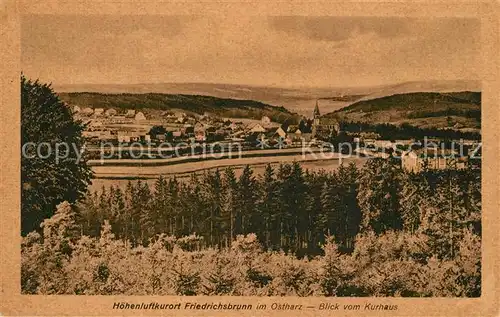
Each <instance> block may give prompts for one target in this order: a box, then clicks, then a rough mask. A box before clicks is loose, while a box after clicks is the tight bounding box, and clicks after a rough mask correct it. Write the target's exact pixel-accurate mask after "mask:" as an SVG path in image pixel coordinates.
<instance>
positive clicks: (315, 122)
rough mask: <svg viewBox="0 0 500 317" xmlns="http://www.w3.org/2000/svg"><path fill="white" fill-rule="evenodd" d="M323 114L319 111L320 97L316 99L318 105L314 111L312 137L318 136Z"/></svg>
mask: <svg viewBox="0 0 500 317" xmlns="http://www.w3.org/2000/svg"><path fill="white" fill-rule="evenodd" d="M320 116H321V114H320V113H319V107H318V99H316V106H315V107H314V111H313V124H312V137H313V138H314V137H316V132H317V129H318V127H319V125H320V120H319V117H320Z"/></svg>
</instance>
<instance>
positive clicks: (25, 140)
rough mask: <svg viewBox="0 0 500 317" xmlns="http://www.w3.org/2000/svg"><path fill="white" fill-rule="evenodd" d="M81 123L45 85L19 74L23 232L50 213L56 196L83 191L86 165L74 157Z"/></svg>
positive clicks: (70, 198) (69, 196) (86, 181)
mask: <svg viewBox="0 0 500 317" xmlns="http://www.w3.org/2000/svg"><path fill="white" fill-rule="evenodd" d="M83 129H84V126H83V124H82V123H81V122H78V121H74V120H73V116H72V114H71V110H70V109H69V108H68V107H67V106H66V105H65V104H64V103H63V102H62V101H61V100H60V99H59V97H58V96H57V94H55V93H54V91H53V90H52V88H51V87H50V85H47V84H42V83H40V82H38V80H37V81H31V80H28V79H26V78H25V77H24V76H23V75H21V149H22V150H23V149H24V151H23V152H22V153H21V186H22V190H21V233H22V234H23V235H26V234H27V233H29V232H31V231H33V230H38V229H40V224H41V223H42V221H43V220H44V219H46V218H49V217H50V216H52V215H53V213H54V211H55V207H56V206H57V205H58V204H59V203H60V202H62V201H68V202H70V203H72V202H75V201H77V200H79V199H80V198H82V197H83V195H84V194H85V193H86V191H87V186H88V185H89V184H90V183H91V177H92V171H91V169H90V168H89V167H88V166H87V165H86V163H85V160H84V159H83V157H81V159H80V160H78V158H79V157H80V152H81V148H82V146H83V142H84V140H83V137H82V131H83ZM66 146H67V147H66ZM37 149H38V151H37ZM56 149H58V151H59V157H58V156H57V155H56ZM37 152H38V153H37Z"/></svg>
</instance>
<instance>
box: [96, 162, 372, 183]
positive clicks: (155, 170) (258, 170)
mask: <svg viewBox="0 0 500 317" xmlns="http://www.w3.org/2000/svg"><path fill="white" fill-rule="evenodd" d="M290 158H291V157H287V158H281V162H283V163H285V162H292V161H293V159H290ZM295 158H296V156H295ZM254 159H257V158H254ZM260 159H262V158H260ZM309 159H310V158H309ZM366 160H367V158H361V157H360V158H342V162H343V163H344V164H349V163H351V162H354V163H355V164H356V165H357V166H361V165H363V164H364V163H365V162H366ZM231 161H236V160H231ZM217 162H220V161H212V164H209V165H208V166H204V167H201V166H200V164H199V163H197V165H198V167H197V168H193V169H189V167H190V166H188V167H186V166H184V167H183V165H188V164H182V165H176V166H175V167H173V168H169V169H164V168H163V167H171V166H156V167H150V168H148V169H147V170H145V171H146V172H150V174H143V173H142V172H143V171H142V170H143V169H144V168H143V167H138V168H137V167H134V169H133V170H131V169H130V167H119V168H120V169H121V173H118V174H114V175H111V174H108V173H105V172H106V170H107V169H108V168H109V167H105V168H104V169H101V168H98V169H97V170H96V167H94V168H93V169H94V171H95V172H97V173H96V177H98V178H96V179H93V180H92V185H91V186H90V187H89V189H90V190H91V191H94V190H98V189H100V188H101V187H102V186H106V187H109V186H111V185H113V186H118V187H120V188H122V189H124V188H125V186H127V183H128V182H129V180H131V181H133V182H135V181H137V179H141V181H144V182H147V183H148V184H150V185H153V184H154V182H155V180H156V178H157V177H158V176H159V175H164V176H176V177H178V178H179V179H180V180H182V179H187V178H188V177H189V176H190V175H191V174H192V173H197V174H201V173H203V172H205V171H206V170H213V169H216V168H221V169H222V168H226V167H227V166H231V167H233V168H234V171H235V174H236V177H239V176H240V175H241V171H242V170H243V168H244V167H245V164H249V165H250V166H251V167H252V169H253V171H254V173H255V174H256V175H261V174H262V173H263V172H264V169H265V167H266V165H267V162H258V160H257V162H256V160H254V161H253V162H251V163H241V162H233V164H229V165H219V164H215V163H217ZM269 164H271V165H272V166H273V167H277V166H279V164H280V162H278V161H277V160H276V157H275V160H274V162H269ZM339 164H340V161H339V159H338V158H335V159H329V160H309V161H302V162H301V166H302V167H303V168H304V169H308V170H311V171H319V170H325V171H332V170H335V169H337V168H338V167H339ZM180 167H181V168H180ZM191 168H192V166H191ZM112 171H114V172H116V171H117V170H116V169H112ZM119 171H120V170H119ZM132 172H139V173H140V174H143V175H141V176H140V175H138V174H137V173H136V174H133V173H132Z"/></svg>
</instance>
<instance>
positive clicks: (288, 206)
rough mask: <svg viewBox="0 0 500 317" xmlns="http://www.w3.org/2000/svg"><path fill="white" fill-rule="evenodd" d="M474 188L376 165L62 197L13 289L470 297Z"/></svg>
mask: <svg viewBox="0 0 500 317" xmlns="http://www.w3.org/2000/svg"><path fill="white" fill-rule="evenodd" d="M480 183H481V182H480V171H479V170H473V169H468V170H451V169H450V170H443V171H424V172H422V173H419V174H408V173H405V172H403V171H402V170H401V169H400V168H399V166H398V165H397V164H396V163H394V162H391V161H389V160H383V159H373V160H370V161H369V162H367V163H366V164H365V166H364V167H363V168H362V169H358V168H356V167H355V166H354V165H350V166H341V167H340V168H339V169H338V170H337V171H335V172H329V173H326V172H318V173H311V172H308V171H303V170H302V169H301V167H300V165H299V164H292V165H282V166H280V167H279V168H277V169H276V170H274V169H273V168H271V167H270V166H269V167H268V168H267V169H266V172H265V173H264V174H263V175H262V176H254V175H253V174H252V170H251V169H250V168H248V167H247V168H246V169H245V170H244V171H243V173H242V174H241V176H240V177H238V178H237V177H235V175H234V172H233V170H232V169H227V170H224V171H223V172H220V171H214V172H207V173H206V174H204V175H203V176H201V177H199V178H196V177H194V176H193V179H192V180H191V181H189V182H179V181H178V180H176V179H164V178H160V179H158V180H157V182H156V185H155V186H154V187H153V188H149V187H148V186H147V185H146V184H145V183H143V182H137V183H136V184H132V183H130V184H129V185H128V187H127V188H126V190H124V191H122V190H120V189H118V188H112V189H105V190H104V191H101V192H100V193H94V194H93V195H92V196H91V197H89V198H88V200H87V201H86V202H85V203H84V204H82V205H79V206H74V205H70V204H67V203H64V204H61V205H60V206H59V207H58V209H57V211H56V213H55V215H54V216H53V217H52V218H50V219H47V220H45V221H44V223H43V234H42V235H39V234H38V233H31V234H30V235H28V236H27V237H26V238H24V240H23V246H22V289H23V293H44V294H162V295H166V294H170V295H174V294H178V295H223V294H227V295H274V296H283V295H297V296H312V295H317V296H468V297H476V296H479V295H480V290H481V286H480V281H481V274H480V272H481V271H480V270H481V244H480V240H481V238H480V235H481V226H480V210H481V188H480ZM106 219H109V222H108V221H107V220H106ZM247 233H249V234H247ZM304 254H306V256H305V257H302V256H298V257H297V255H304Z"/></svg>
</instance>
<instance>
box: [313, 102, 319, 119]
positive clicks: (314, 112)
mask: <svg viewBox="0 0 500 317" xmlns="http://www.w3.org/2000/svg"><path fill="white" fill-rule="evenodd" d="M320 116H321V114H320V113H319V107H318V99H316V106H315V107H314V111H313V118H314V119H316V118H319V117H320Z"/></svg>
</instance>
